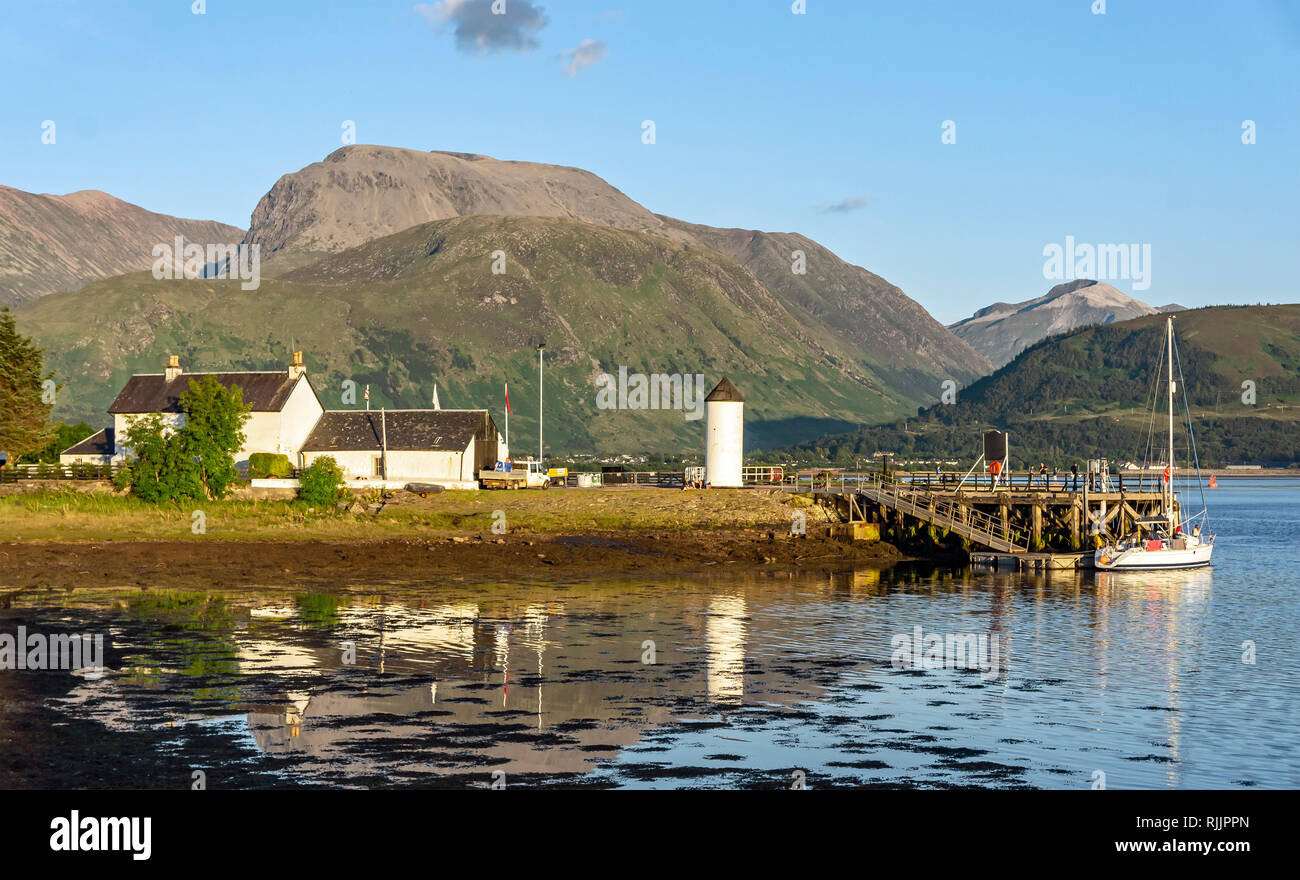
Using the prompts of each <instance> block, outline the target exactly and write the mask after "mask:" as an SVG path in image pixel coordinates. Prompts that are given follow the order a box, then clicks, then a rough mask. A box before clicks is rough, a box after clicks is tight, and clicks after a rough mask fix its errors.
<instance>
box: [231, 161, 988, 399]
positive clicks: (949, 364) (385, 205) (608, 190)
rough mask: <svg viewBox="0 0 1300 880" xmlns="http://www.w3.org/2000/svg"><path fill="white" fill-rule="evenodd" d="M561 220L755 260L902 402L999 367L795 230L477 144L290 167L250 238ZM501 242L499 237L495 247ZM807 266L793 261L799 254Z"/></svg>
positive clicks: (321, 248) (268, 246)
mask: <svg viewBox="0 0 1300 880" xmlns="http://www.w3.org/2000/svg"><path fill="white" fill-rule="evenodd" d="M482 214H490V215H511V216H531V217H557V218H568V219H572V220H580V221H583V222H586V223H590V224H593V225H597V226H606V227H612V228H616V229H623V230H628V231H633V232H640V233H646V234H651V235H656V236H661V237H664V238H667V239H669V240H670V241H674V242H683V243H689V244H692V245H696V246H699V247H703V248H708V249H710V250H713V251H716V252H718V253H720V254H723V255H725V256H728V257H731V258H732V259H734V260H736V261H737V262H739V263H740V264H741V265H743V266H745V267H746V268H747V269H749V270H750V272H752V273H753V275H754V276H755V277H756V278H757V279H758V280H759V281H760V282H761V283H762V284H763V285H764V286H766V287H767V288H768V290H769V291H770V292H771V293H772V294H773V295H775V296H776V297H777V298H778V299H780V300H781V302H782V304H783V305H784V306H785V307H786V308H787V309H788V310H789V312H790V314H791V315H792V316H793V318H794V319H795V320H796V321H797V322H799V323H800V325H801V326H802V327H803V328H804V330H805V331H807V332H806V334H805V335H807V336H809V338H817V339H824V338H827V337H830V338H832V339H834V340H835V341H836V342H837V343H839V344H840V345H841V346H842V347H844V349H845V352H846V355H845V356H846V357H848V358H849V360H850V361H853V362H856V363H857V364H859V365H861V366H862V367H863V368H865V369H868V370H869V371H870V372H871V373H872V375H874V376H875V377H877V379H878V380H879V382H880V383H881V384H882V386H883V387H884V388H885V389H886V390H887V391H888V392H889V393H892V394H894V395H895V396H896V397H897V398H898V399H900V400H906V401H913V400H915V401H918V402H919V401H924V400H932V399H934V398H936V397H937V396H938V393H939V386H940V383H941V382H942V381H943V380H945V379H952V380H953V381H956V382H958V383H962V382H967V381H969V380H971V379H974V378H975V377H977V376H980V375H983V374H985V373H987V372H989V371H990V370H991V369H992V365H991V364H990V363H989V362H988V361H987V360H986V359H985V358H984V357H983V356H982V355H980V354H978V353H976V352H975V351H974V350H973V349H972V348H970V347H969V346H967V345H965V344H964V343H962V342H960V341H959V340H956V339H954V338H953V336H952V334H951V333H949V332H948V331H947V330H946V329H945V328H944V327H943V326H942V325H940V324H939V323H938V322H937V321H935V320H934V319H933V318H932V317H930V315H929V313H927V312H926V311H925V309H923V308H921V306H920V305H918V304H917V303H916V302H914V301H913V300H911V299H909V298H908V297H907V296H906V295H905V294H904V293H903V292H902V291H901V290H899V289H898V288H897V287H895V286H894V285H892V284H889V283H888V282H887V281H885V280H884V279H882V278H880V277H879V276H876V275H873V274H872V273H870V272H868V271H867V270H865V269H862V268H860V267H857V266H851V265H849V264H848V263H845V262H844V261H843V260H841V259H839V258H838V257H836V256H835V255H834V254H833V253H831V252H830V251H829V250H827V249H826V248H824V247H822V246H821V245H819V244H817V243H816V242H814V241H812V240H811V239H808V238H805V237H804V236H801V235H797V234H792V233H767V232H759V231H756V230H744V229H716V228H713V227H709V226H701V225H698V224H692V223H685V222H683V221H680V220H675V219H673V218H671V217H667V216H663V215H657V214H653V213H651V212H650V211H648V210H647V209H646V208H644V207H642V206H641V205H639V204H637V203H636V202H634V201H632V200H631V199H629V198H628V197H627V196H626V195H624V194H623V193H622V192H620V191H619V190H618V189H616V188H614V187H613V186H611V185H610V184H608V183H606V182H605V181H604V180H602V179H601V178H599V177H597V176H596V175H594V174H592V173H590V172H588V171H583V170H581V169H578V168H568V167H564V166H559V165H543V164H538V163H534V162H507V161H501V160H498V159H493V158H490V157H487V156H480V155H476V154H472V153H449V152H439V151H433V152H421V151H418V150H404V149H397V148H394V147H382V146H368V145H367V146H361V145H357V146H348V147H342V148H340V149H338V150H335V151H334V152H333V153H331V154H329V155H328V156H327V157H325V159H324V161H322V162H317V163H314V164H312V165H308V166H307V167H306V168H303V169H301V170H300V171H297V172H294V173H292V174H286V175H285V176H283V177H281V178H280V179H279V180H278V181H277V182H276V184H275V185H274V186H273V187H272V188H271V190H270V191H269V192H268V193H267V194H266V195H265V196H264V197H263V198H262V200H261V201H260V202H259V203H258V206H257V208H256V210H255V211H254V212H253V217H252V222H251V224H250V226H249V230H248V235H247V236H246V238H245V242H246V243H250V244H251V243H254V242H256V243H260V244H261V245H262V258H263V259H264V260H267V261H268V262H269V264H270V265H268V267H267V268H266V269H265V272H266V274H270V275H276V274H280V273H283V272H287V271H292V270H293V269H295V268H298V267H301V266H303V265H306V264H309V263H311V262H313V261H315V260H317V259H319V258H320V257H321V256H322V255H324V254H329V253H333V252H337V251H339V250H341V249H344V248H347V247H352V246H354V245H357V244H361V243H364V242H367V241H371V240H373V239H375V238H378V237H380V236H384V235H389V234H392V233H395V232H399V231H401V230H403V229H407V228H409V227H411V226H414V225H417V224H421V223H427V222H429V221H431V220H444V219H449V218H452V217H458V216H471V215H482ZM496 249H497V248H491V249H490V250H489V251H487V252H485V253H491V251H493V250H496ZM796 250H799V251H802V252H803V253H804V254H805V260H806V264H807V271H806V273H805V274H802V275H799V274H795V273H794V272H793V271H792V253H793V252H794V251H796Z"/></svg>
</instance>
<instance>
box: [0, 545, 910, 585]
mask: <svg viewBox="0 0 1300 880" xmlns="http://www.w3.org/2000/svg"><path fill="white" fill-rule="evenodd" d="M908 558H909V557H908V556H906V555H905V554H903V553H902V552H900V551H899V550H898V549H897V548H895V547H894V546H893V545H891V544H887V543H884V542H866V541H846V540H841V539H836V538H830V537H814V536H808V537H801V538H791V537H786V536H783V535H778V534H776V533H771V532H764V533H760V534H757V535H756V534H755V532H754V531H752V530H745V531H719V530H698V531H686V532H659V533H653V532H649V533H636V534H627V533H617V532H613V533H611V532H594V531H593V532H580V533H577V534H571V535H554V534H547V535H542V534H511V535H507V536H504V537H497V536H494V535H491V534H486V535H472V536H467V537H462V536H457V537H425V536H421V537H411V538H370V539H361V540H354V541H334V540H295V541H222V540H218V539H213V540H209V541H192V540H185V541H157V540H154V541H138V540H128V541H93V542H83V541H77V542H66V541H23V542H9V543H0V571H2V572H3V574H0V589H3V590H5V591H7V592H8V591H12V590H14V589H19V590H21V589H23V588H27V587H64V588H75V587H95V586H113V587H121V586H139V587H142V588H152V587H159V588H171V589H188V590H203V589H220V588H223V587H242V586H274V585H284V586H286V587H309V588H311V589H320V590H329V589H331V588H336V589H346V588H348V587H351V586H353V585H365V584H386V583H405V584H419V583H423V582H430V581H439V580H443V581H446V580H451V581H454V582H457V583H493V582H537V581H554V580H589V579H592V578H596V577H603V576H606V575H627V574H637V573H641V574H646V575H656V574H669V573H672V574H680V573H684V572H689V571H693V570H695V571H702V572H703V571H717V570H718V569H720V568H722V567H725V568H726V569H727V570H731V571H740V570H754V569H763V568H771V567H785V568H799V569H803V570H813V571H816V570H824V571H839V570H843V569H846V568H884V567H888V566H891V565H894V564H895V563H898V562H901V561H904V560H906V559H908Z"/></svg>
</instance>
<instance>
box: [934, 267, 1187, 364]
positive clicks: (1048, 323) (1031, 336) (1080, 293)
mask: <svg viewBox="0 0 1300 880" xmlns="http://www.w3.org/2000/svg"><path fill="white" fill-rule="evenodd" d="M1180 309H1181V306H1165V307H1163V308H1161V309H1155V308H1153V307H1151V306H1149V305H1147V304H1146V303H1144V302H1142V301H1141V300H1137V299H1134V298H1133V297H1131V296H1129V295H1128V294H1126V293H1124V292H1123V291H1120V290H1117V289H1115V288H1114V287H1111V286H1110V285H1109V284H1105V283H1102V282H1099V281H1093V280H1090V279H1083V278H1081V279H1078V280H1075V281H1067V282H1065V283H1063V284H1058V285H1056V286H1055V287H1053V288H1052V289H1051V290H1049V291H1048V292H1047V293H1045V294H1044V295H1043V296H1040V297H1037V298H1035V299H1031V300H1026V301H1025V302H1020V303H1004V302H999V303H994V304H993V305H990V306H985V307H984V308H982V309H980V310H979V311H977V312H975V314H973V315H971V317H969V318H966V319H964V320H962V321H958V322H957V323H956V324H950V325H949V326H948V329H949V330H951V331H952V332H953V333H954V334H955V335H956V336H957V337H958V338H959V339H962V340H965V341H966V342H967V343H969V344H970V346H971V347H972V348H974V349H975V350H976V351H978V352H979V353H980V354H982V355H984V356H985V357H986V358H988V359H989V361H990V362H992V364H993V365H994V366H995V367H1001V366H1004V365H1006V364H1008V363H1010V362H1011V361H1012V360H1014V359H1015V357H1016V355H1018V354H1020V352H1022V351H1024V350H1025V349H1026V348H1028V347H1029V346H1031V345H1033V344H1034V343H1035V342H1038V341H1039V340H1040V339H1044V338H1046V337H1048V336H1052V335H1055V334H1057V333H1066V332H1069V331H1071V330H1074V329H1076V328H1079V327H1084V326H1087V325H1089V324H1112V323H1114V322H1116V321H1126V320H1128V319H1129V318H1136V317H1139V316H1141V315H1154V314H1157V313H1158V312H1160V311H1165V310H1175V311H1176V310H1180Z"/></svg>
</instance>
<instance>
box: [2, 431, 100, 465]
mask: <svg viewBox="0 0 1300 880" xmlns="http://www.w3.org/2000/svg"><path fill="white" fill-rule="evenodd" d="M51 427H53V429H54V439H53V440H51V441H50V442H49V443H46V444H45V445H44V446H42V447H41V448H40V449H37V450H36V451H34V452H28V453H26V454H25V455H23V456H22V458H20V459H19V462H21V463H23V464H58V463H59V453H60V452H62V451H63V450H65V449H67V448H68V447H70V446H74V445H76V444H77V443H80V442H81V441H82V440H85V439H86V438H87V437H89V436H91V435H93V434H94V433H96V432H95V429H94V428H92V427H90V425H87V424H86V423H85V422H77V423H76V424H75V425H69V424H67V423H65V422H59V423H58V424H56V425H53V426H51Z"/></svg>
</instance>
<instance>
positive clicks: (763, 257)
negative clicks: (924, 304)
mask: <svg viewBox="0 0 1300 880" xmlns="http://www.w3.org/2000/svg"><path fill="white" fill-rule="evenodd" d="M660 219H661V220H663V221H664V223H665V224H666V225H667V226H668V227H669V228H671V229H673V230H676V231H679V232H682V233H685V234H688V235H690V236H691V238H693V239H694V240H695V241H698V242H700V243H701V244H703V245H704V246H705V247H708V248H711V249H713V250H715V251H717V252H718V253H721V254H725V255H726V256H728V257H731V258H732V259H733V260H736V261H737V262H739V263H740V264H741V265H743V266H744V267H745V268H747V269H749V270H750V271H751V272H753V273H754V276H755V277H757V278H758V280H759V281H761V282H762V283H763V284H764V285H765V286H766V287H767V288H768V289H769V290H771V291H772V292H773V293H774V294H776V295H777V296H779V297H780V298H781V301H782V302H783V303H785V305H786V307H787V308H788V309H789V310H790V312H791V314H793V315H794V316H795V317H796V318H797V319H798V320H799V321H800V322H802V323H803V324H805V325H806V326H808V327H817V328H822V327H824V328H826V331H827V332H828V333H830V334H831V336H832V337H833V338H835V339H837V340H839V341H840V342H842V343H843V344H845V345H847V346H849V347H851V348H852V349H854V350H857V351H860V352H862V353H863V358H864V360H865V362H867V363H869V364H870V365H871V370H872V372H873V374H874V375H876V376H878V377H879V378H880V380H881V381H882V382H883V383H884V384H885V385H887V386H889V387H891V388H895V389H898V391H899V392H900V393H901V394H902V395H904V396H906V397H908V398H910V399H914V400H917V401H928V400H934V399H936V398H937V397H938V396H939V394H940V383H941V382H942V381H943V380H945V379H951V380H952V381H954V382H956V383H958V384H965V383H967V382H969V381H971V380H972V379H975V378H977V377H979V376H982V375H985V374H986V373H989V372H992V370H993V365H992V364H990V363H989V362H988V361H987V360H986V359H985V358H984V356H983V355H981V354H979V353H977V352H976V351H975V350H974V349H972V348H970V347H969V346H968V345H967V344H966V343H965V342H963V341H961V340H960V339H957V338H956V337H955V336H953V335H951V334H949V333H941V332H937V331H938V328H937V327H936V326H935V320H934V318H932V317H931V316H930V314H929V312H927V311H926V310H925V309H923V308H921V306H920V305H919V304H918V303H917V302H915V301H914V300H912V299H911V298H909V297H908V296H907V295H906V294H904V293H903V291H902V290H900V289H899V288H897V287H895V286H894V285H892V284H890V283H889V282H888V281H886V280H885V279H883V278H881V277H880V276H879V275H875V274H873V273H871V272H868V271H867V270H866V269H863V268H862V267H861V266H854V265H852V264H850V263H846V262H844V261H843V260H841V259H840V258H839V257H837V256H835V254H833V253H832V252H831V251H829V250H827V249H826V248H824V247H822V246H821V245H820V244H818V243H817V242H815V241H813V240H812V239H810V238H807V237H805V236H802V235H799V234H798V233H793V232H759V231H758V230H753V229H718V228H715V227H712V226H701V225H699V224H695V223H685V222H683V221H681V220H674V219H672V218H671V217H660ZM796 252H798V253H801V254H803V258H804V266H803V268H804V271H803V272H802V273H796V272H794V271H792V266H793V259H792V256H791V255H792V254H794V253H796Z"/></svg>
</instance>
